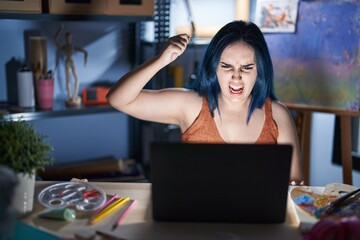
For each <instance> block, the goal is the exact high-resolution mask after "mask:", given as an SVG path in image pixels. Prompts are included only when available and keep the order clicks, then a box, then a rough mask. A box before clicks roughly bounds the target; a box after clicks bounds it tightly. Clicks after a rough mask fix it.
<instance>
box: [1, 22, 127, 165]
mask: <svg viewBox="0 0 360 240" xmlns="http://www.w3.org/2000/svg"><path fill="white" fill-rule="evenodd" d="M0 22H1V24H0V32H1V34H2V36H3V37H1V40H0V43H1V46H0V51H1V54H0V101H7V100H8V98H9V99H10V98H11V96H8V94H7V92H8V91H7V88H8V86H9V85H11V84H12V83H11V82H8V81H9V80H7V81H5V79H7V74H8V72H6V65H7V63H8V62H10V61H11V60H14V59H15V60H17V61H20V62H24V61H25V59H26V56H27V54H26V47H25V39H24V38H25V32H33V33H35V34H40V35H42V36H45V37H47V57H48V69H49V70H53V71H54V72H55V90H54V95H55V96H54V97H55V98H56V99H60V101H62V100H64V99H66V88H65V70H64V59H63V56H61V55H60V54H59V52H58V51H57V49H56V47H55V44H54V40H53V38H54V35H55V33H56V32H57V30H58V28H59V26H60V24H61V23H62V22H56V21H50V22H42V21H23V20H0ZM63 24H64V30H65V32H67V31H68V32H70V33H72V36H73V37H72V39H73V45H75V46H80V47H82V48H84V49H85V50H87V51H88V53H89V60H88V64H87V65H86V66H84V64H83V63H84V56H83V54H82V53H76V54H75V55H74V56H73V58H74V61H75V66H76V69H77V72H78V76H79V79H80V89H82V88H83V87H85V86H88V85H91V84H93V83H95V82H99V81H106V82H110V83H113V82H115V81H116V80H117V79H118V78H119V77H121V76H122V75H123V74H124V73H125V72H127V71H128V70H129V68H130V64H129V61H128V60H127V56H128V51H127V49H128V48H127V44H128V42H127V41H128V38H127V36H128V30H127V25H126V24H121V23H119V22H63ZM62 42H64V38H62ZM11 80H12V81H14V80H16V79H11ZM30 123H32V124H33V125H34V127H35V129H36V130H37V131H38V132H40V133H43V134H46V135H48V141H49V142H50V143H51V144H52V145H53V147H54V152H53V155H54V157H55V160H56V161H55V164H62V163H66V162H71V161H82V160H86V159H92V158H98V157H103V156H109V155H111V156H115V157H119V158H127V157H128V155H129V152H128V137H129V136H128V135H129V133H128V117H127V116H126V115H125V114H123V113H120V112H116V111H114V112H109V113H102V114H91V115H79V116H67V117H57V118H49V119H41V120H34V121H30Z"/></svg>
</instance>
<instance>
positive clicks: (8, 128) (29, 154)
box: [0, 114, 53, 175]
mask: <svg viewBox="0 0 360 240" xmlns="http://www.w3.org/2000/svg"><path fill="white" fill-rule="evenodd" d="M52 150H53V149H52V147H51V146H50V144H48V143H47V142H46V141H45V136H44V135H41V134H38V133H36V132H35V130H34V127H33V126H32V125H31V124H29V123H27V122H25V121H24V120H22V119H20V120H18V121H14V120H12V119H9V120H6V119H5V117H4V116H3V115H1V114H0V165H6V166H8V167H10V168H12V169H13V170H14V171H16V172H17V173H23V174H29V175H32V174H34V173H35V172H34V171H36V170H40V169H42V170H44V167H45V166H46V165H49V164H51V163H52V162H53V158H52V156H50V152H51V151H52Z"/></svg>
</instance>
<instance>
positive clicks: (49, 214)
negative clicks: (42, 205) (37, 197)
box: [38, 208, 76, 221]
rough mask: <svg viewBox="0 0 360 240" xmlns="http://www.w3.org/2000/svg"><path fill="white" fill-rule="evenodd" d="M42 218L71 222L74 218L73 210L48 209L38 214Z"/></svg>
mask: <svg viewBox="0 0 360 240" xmlns="http://www.w3.org/2000/svg"><path fill="white" fill-rule="evenodd" d="M38 216H39V217H42V218H51V219H58V220H66V221H72V220H74V219H75V218H76V213H75V210H73V209H69V208H50V209H46V210H44V211H42V212H40V213H39V214H38Z"/></svg>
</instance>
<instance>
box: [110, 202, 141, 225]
mask: <svg viewBox="0 0 360 240" xmlns="http://www.w3.org/2000/svg"><path fill="white" fill-rule="evenodd" d="M136 202H137V201H136V200H130V203H129V204H128V205H127V206H126V209H125V210H124V211H123V212H122V213H121V214H120V216H119V218H118V219H117V220H116V222H115V223H114V225H113V226H112V228H111V230H115V228H116V227H117V226H118V225H119V224H120V223H121V221H122V220H123V219H124V218H125V217H126V215H128V214H129V212H130V210H131V209H132V208H133V206H134V205H135V204H136Z"/></svg>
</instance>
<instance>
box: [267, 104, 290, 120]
mask: <svg viewBox="0 0 360 240" xmlns="http://www.w3.org/2000/svg"><path fill="white" fill-rule="evenodd" d="M271 106H272V112H273V117H274V119H275V121H276V122H277V123H278V124H279V123H281V122H284V121H285V122H288V121H289V120H292V118H291V114H290V112H289V109H288V108H287V107H286V105H285V103H283V102H281V101H277V100H272V104H271Z"/></svg>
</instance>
